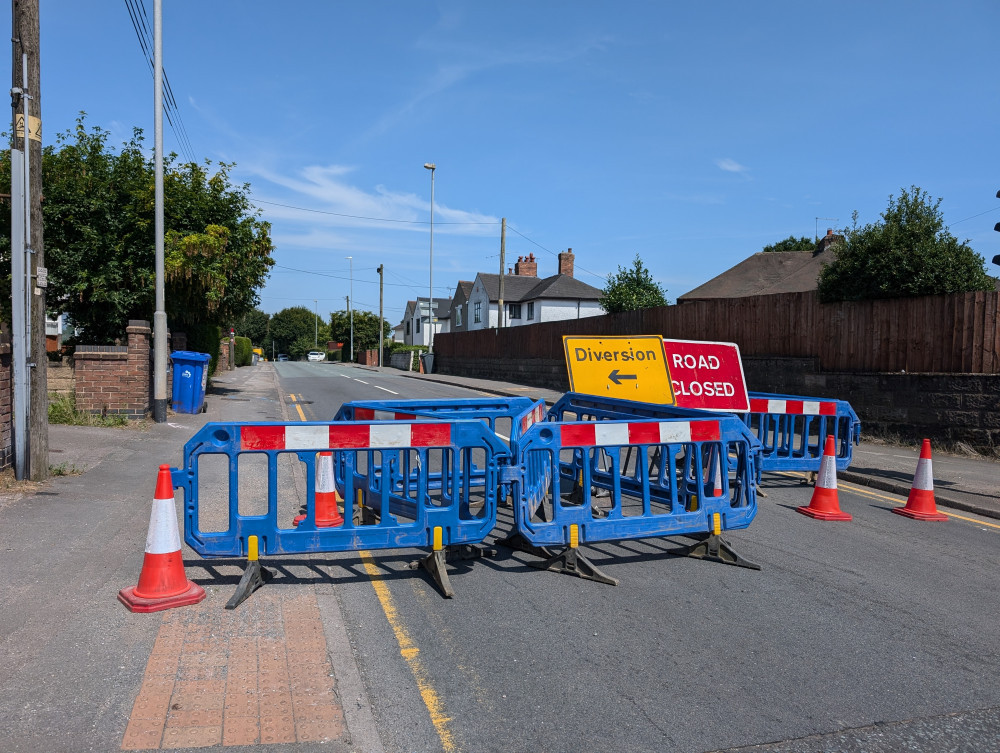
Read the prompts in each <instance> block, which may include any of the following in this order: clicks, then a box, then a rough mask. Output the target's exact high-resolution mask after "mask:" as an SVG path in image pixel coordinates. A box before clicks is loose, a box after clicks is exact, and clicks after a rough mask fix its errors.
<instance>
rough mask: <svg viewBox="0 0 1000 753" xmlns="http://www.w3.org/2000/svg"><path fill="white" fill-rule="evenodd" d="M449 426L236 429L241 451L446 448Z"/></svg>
mask: <svg viewBox="0 0 1000 753" xmlns="http://www.w3.org/2000/svg"><path fill="white" fill-rule="evenodd" d="M449 445H451V424H443V423H412V424H411V423H394V424H356V423H343V424H319V425H313V426H304V425H302V424H277V425H275V424H270V425H253V424H250V425H246V426H241V427H240V449H241V450H341V449H343V450H351V449H366V448H368V447H447V446H449Z"/></svg>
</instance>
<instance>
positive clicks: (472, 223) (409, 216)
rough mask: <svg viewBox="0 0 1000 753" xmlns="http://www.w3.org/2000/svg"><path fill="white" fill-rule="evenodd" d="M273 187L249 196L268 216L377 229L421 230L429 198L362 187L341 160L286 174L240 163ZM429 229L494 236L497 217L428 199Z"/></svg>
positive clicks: (424, 227) (379, 188)
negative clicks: (431, 224) (432, 215)
mask: <svg viewBox="0 0 1000 753" xmlns="http://www.w3.org/2000/svg"><path fill="white" fill-rule="evenodd" d="M244 171H245V172H249V173H250V174H252V175H255V176H257V177H258V178H262V179H263V180H264V181H266V182H268V183H270V184H272V186H274V187H276V188H278V189H285V190H284V191H275V192H272V193H266V192H265V191H263V190H261V189H260V187H259V184H258V188H257V189H256V190H255V191H254V198H255V199H256V200H257V201H259V202H261V204H262V205H263V206H264V209H265V212H266V214H267V215H268V217H270V218H272V219H282V220H286V221H290V222H303V223H307V224H308V225H309V226H316V225H325V226H327V227H355V228H357V227H366V228H379V229H380V230H404V231H413V230H418V231H420V232H426V224H427V221H428V219H429V217H430V202H429V201H427V200H426V199H425V198H423V197H420V196H417V195H416V194H413V193H401V192H398V191H393V190H391V189H389V188H387V187H385V186H383V185H377V186H375V187H374V188H373V189H372V190H365V189H363V188H359V187H358V186H356V185H353V184H352V183H351V182H350V180H349V178H350V176H351V174H352V173H353V172H354V168H352V167H350V166H346V165H310V166H307V167H304V168H302V169H301V170H299V171H298V172H297V173H295V174H292V175H287V174H283V173H279V172H276V171H274V170H271V169H270V168H267V167H264V166H260V165H258V166H250V167H244ZM434 219H435V228H434V229H435V231H437V232H441V233H446V234H456V235H476V236H481V235H495V234H496V232H497V231H496V228H497V226H498V225H499V223H500V220H499V218H497V217H494V216H492V215H487V214H482V213H480V212H473V211H467V210H464V209H456V208H454V207H449V206H446V205H442V204H440V203H438V202H435V203H434Z"/></svg>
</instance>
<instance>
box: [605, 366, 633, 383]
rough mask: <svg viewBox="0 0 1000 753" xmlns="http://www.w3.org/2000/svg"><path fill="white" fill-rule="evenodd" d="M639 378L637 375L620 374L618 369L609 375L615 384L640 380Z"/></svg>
mask: <svg viewBox="0 0 1000 753" xmlns="http://www.w3.org/2000/svg"><path fill="white" fill-rule="evenodd" d="M638 378H639V377H638V376H636V375H635V374H619V373H618V369H615V370H614V371H612V372H611V373H610V374H608V379H610V380H611V381H612V382H614V383H615V384H621V383H622V379H638Z"/></svg>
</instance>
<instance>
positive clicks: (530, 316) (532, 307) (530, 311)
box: [528, 301, 535, 319]
mask: <svg viewBox="0 0 1000 753" xmlns="http://www.w3.org/2000/svg"><path fill="white" fill-rule="evenodd" d="M534 318H535V302H534V301H532V302H531V303H529V304H528V319H534Z"/></svg>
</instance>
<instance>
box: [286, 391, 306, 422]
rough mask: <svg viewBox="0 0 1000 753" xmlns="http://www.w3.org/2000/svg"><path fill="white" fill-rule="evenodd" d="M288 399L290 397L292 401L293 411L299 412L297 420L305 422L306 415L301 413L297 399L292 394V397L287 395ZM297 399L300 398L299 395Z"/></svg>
mask: <svg viewBox="0 0 1000 753" xmlns="http://www.w3.org/2000/svg"><path fill="white" fill-rule="evenodd" d="M288 397H290V398H291V399H292V405H294V406H295V410H297V411H298V412H299V418H300V419H301V420H303V421H305V420H306V414H305V413H303V412H302V406H301V405H299V400H298V398H297V397H296V396H295V395H294V394H293V395H289V396H288ZM299 397H301V395H300V396H299Z"/></svg>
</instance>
